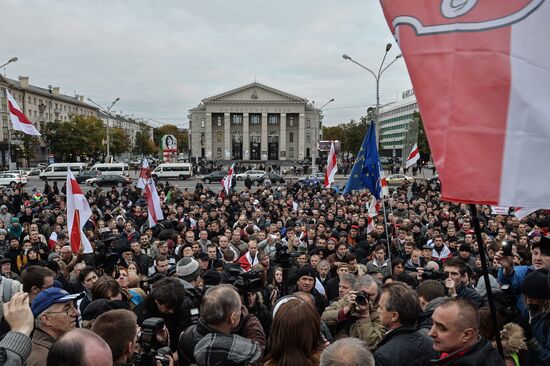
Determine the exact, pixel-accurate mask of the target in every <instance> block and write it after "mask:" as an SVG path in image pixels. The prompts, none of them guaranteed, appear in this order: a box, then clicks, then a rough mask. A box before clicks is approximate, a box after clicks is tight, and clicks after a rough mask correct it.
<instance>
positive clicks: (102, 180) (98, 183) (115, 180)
mask: <svg viewBox="0 0 550 366" xmlns="http://www.w3.org/2000/svg"><path fill="white" fill-rule="evenodd" d="M131 183H132V180H131V179H130V178H128V177H125V176H123V175H119V174H105V175H100V176H99V177H96V178H90V179H88V180H87V181H86V184H87V185H89V186H94V187H105V186H107V187H113V186H118V187H122V186H127V185H129V184H131Z"/></svg>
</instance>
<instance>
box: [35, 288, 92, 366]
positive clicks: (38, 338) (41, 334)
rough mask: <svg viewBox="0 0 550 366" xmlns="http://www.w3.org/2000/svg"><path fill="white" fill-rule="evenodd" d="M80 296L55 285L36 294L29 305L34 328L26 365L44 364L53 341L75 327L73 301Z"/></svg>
mask: <svg viewBox="0 0 550 366" xmlns="http://www.w3.org/2000/svg"><path fill="white" fill-rule="evenodd" d="M81 296H82V295H81V294H73V295H71V294H69V293H68V292H67V291H65V290H62V289H59V288H56V287H51V288H48V289H46V290H44V291H42V292H40V293H39V294H38V295H37V296H36V298H35V299H34V301H33V302H32V306H31V309H32V313H33V315H34V318H35V327H36V328H35V329H34V334H33V336H32V351H31V354H30V356H29V358H28V359H27V366H46V360H47V358H48V353H49V351H50V348H51V347H52V345H53V343H54V342H55V341H56V340H57V339H58V338H59V337H61V336H62V335H63V334H65V333H67V332H68V331H70V330H71V329H74V328H75V327H76V322H77V320H78V310H77V309H76V307H75V304H74V302H75V300H77V299H78V298H79V297H81Z"/></svg>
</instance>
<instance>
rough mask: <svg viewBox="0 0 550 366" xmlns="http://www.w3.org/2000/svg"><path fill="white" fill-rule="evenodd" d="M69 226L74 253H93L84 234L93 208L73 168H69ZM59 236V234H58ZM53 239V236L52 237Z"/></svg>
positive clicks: (67, 187)
mask: <svg viewBox="0 0 550 366" xmlns="http://www.w3.org/2000/svg"><path fill="white" fill-rule="evenodd" d="M66 189H67V228H68V231H69V241H70V243H71V250H72V251H73V253H79V252H80V248H82V252H83V253H93V249H92V246H91V244H90V241H89V240H88V238H87V237H86V235H84V231H83V230H82V229H83V228H84V225H85V224H86V222H87V221H88V219H89V218H90V217H91V216H92V210H91V209H90V205H89V204H88V200H87V199H86V196H84V194H83V193H82V190H81V189H80V186H79V185H78V183H77V181H76V179H75V178H74V175H73V173H72V172H71V168H68V169H67V186H66ZM56 238H57V236H56ZM50 239H51V237H50Z"/></svg>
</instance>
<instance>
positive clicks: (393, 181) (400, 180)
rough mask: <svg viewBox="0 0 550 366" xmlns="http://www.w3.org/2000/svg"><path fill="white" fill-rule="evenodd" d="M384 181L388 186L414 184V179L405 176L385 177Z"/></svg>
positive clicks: (393, 175)
mask: <svg viewBox="0 0 550 366" xmlns="http://www.w3.org/2000/svg"><path fill="white" fill-rule="evenodd" d="M386 181H387V182H388V185H392V186H400V185H403V184H410V183H412V182H414V178H413V177H409V176H406V175H405V174H392V175H388V176H387V177H386Z"/></svg>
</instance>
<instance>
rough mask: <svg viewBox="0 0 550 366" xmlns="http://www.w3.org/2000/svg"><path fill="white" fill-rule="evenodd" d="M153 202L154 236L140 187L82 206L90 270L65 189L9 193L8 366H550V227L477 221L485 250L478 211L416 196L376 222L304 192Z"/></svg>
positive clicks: (0, 211)
mask: <svg viewBox="0 0 550 366" xmlns="http://www.w3.org/2000/svg"><path fill="white" fill-rule="evenodd" d="M157 189H158V191H159V196H160V199H161V205H162V209H163V212H164V220H162V221H160V222H158V224H157V225H156V226H154V227H149V225H148V218H147V203H146V199H144V197H143V196H142V192H141V191H140V190H139V189H138V188H136V187H135V186H129V187H124V188H112V189H107V190H105V189H100V188H96V189H93V190H90V191H88V192H87V193H86V194H85V195H86V197H87V199H88V202H89V204H90V207H91V209H92V212H93V214H92V217H91V218H90V220H89V221H88V222H87V223H86V224H85V234H86V236H87V237H88V238H89V241H90V242H91V244H92V247H93V249H94V252H93V253H91V254H83V253H82V250H80V251H77V252H73V250H72V247H71V233H70V232H67V217H66V205H65V197H64V193H63V190H61V191H60V190H59V189H48V190H47V192H43V193H42V194H41V193H40V192H36V191H33V192H30V191H28V190H26V189H23V188H21V187H15V188H14V189H13V190H12V189H11V188H4V189H2V190H1V191H0V205H1V206H0V254H1V256H0V264H1V275H2V276H1V277H0V300H1V302H2V305H3V306H2V307H0V308H1V310H2V311H1V314H0V315H1V317H2V318H1V321H0V334H1V336H2V337H3V338H2V340H1V341H0V360H1V359H3V361H4V362H5V364H9V365H23V364H25V365H29V366H35V365H52V366H53V365H111V364H114V365H126V364H135V365H160V364H163V365H164V364H168V365H177V364H179V365H269V366H283V365H306V366H307V365H323V366H327V365H351V366H353V365H404V364H407V365H411V366H412V365H491V366H493V365H497V366H498V365H515V366H519V365H528V366H536V365H549V364H550V334H549V333H550V287H549V284H548V279H549V277H548V270H549V269H550V238H548V237H547V235H548V231H549V229H550V217H549V216H548V212H547V211H544V210H539V211H537V212H535V213H532V214H531V215H529V216H527V217H525V218H523V219H521V220H520V219H518V218H516V217H515V216H514V215H513V212H512V211H511V213H510V214H509V215H494V214H492V213H491V208H490V207H485V206H480V207H479V212H480V214H479V215H480V224H481V231H482V233H481V238H482V241H483V243H480V242H478V240H477V239H476V238H477V237H476V233H475V232H474V230H473V217H472V214H471V212H470V210H469V207H468V206H467V205H464V204H457V203H451V202H444V201H442V200H441V199H440V193H439V187H438V186H436V185H430V184H428V182H426V181H425V180H422V179H417V180H415V181H414V183H412V185H408V186H402V187H395V188H394V189H392V192H391V195H390V196H389V197H386V199H385V215H384V211H383V210H381V211H380V212H379V213H378V215H376V216H374V217H369V214H368V207H369V203H370V201H371V200H372V199H373V197H372V195H371V194H370V193H369V192H368V191H361V192H354V193H353V194H350V195H346V196H342V195H341V194H340V193H338V192H336V191H334V190H331V189H324V188H322V187H320V186H311V187H302V186H300V184H298V183H297V182H292V181H289V182H287V183H286V184H284V185H276V184H273V185H270V186H268V187H266V186H263V185H260V186H258V187H253V188H247V187H245V188H242V189H241V188H239V189H238V190H233V191H231V192H230V193H229V194H225V195H220V192H219V191H217V190H211V189H210V188H209V187H206V186H203V185H202V184H201V183H197V185H196V187H195V189H194V190H187V189H184V190H182V189H179V188H178V187H177V186H174V185H170V184H168V183H165V184H162V183H161V184H159V185H158V186H157ZM72 244H74V243H72ZM482 244H483V245H482ZM482 256H484V257H485V258H486V259H487V261H488V264H489V270H488V271H489V277H490V287H491V290H492V293H493V297H494V301H495V303H496V319H497V321H496V324H495V322H494V321H493V320H492V319H493V318H492V314H491V311H490V310H489V307H488V295H487V294H488V289H487V288H486V286H485V282H484V280H483V278H482V274H483V270H482V265H481V259H482ZM497 335H500V338H501V339H502V349H503V352H502V354H500V353H499V351H498V349H497V346H496V337H497Z"/></svg>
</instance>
